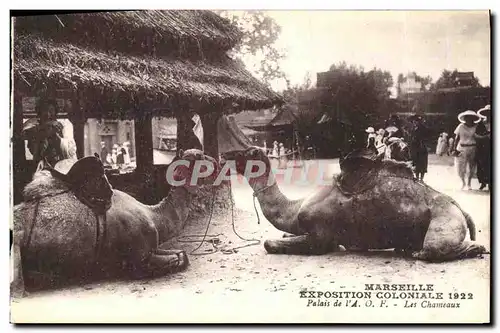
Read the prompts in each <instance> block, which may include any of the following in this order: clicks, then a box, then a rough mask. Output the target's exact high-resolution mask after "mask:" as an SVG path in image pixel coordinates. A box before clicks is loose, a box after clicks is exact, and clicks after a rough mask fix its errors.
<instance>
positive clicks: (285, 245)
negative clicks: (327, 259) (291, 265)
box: [264, 235, 333, 255]
mask: <svg viewBox="0 0 500 333" xmlns="http://www.w3.org/2000/svg"><path fill="white" fill-rule="evenodd" d="M264 248H265V249H266V251H267V252H268V253H271V254H305V255H311V254H312V255H319V254H325V253H328V252H331V251H333V246H331V244H329V242H324V241H321V240H319V239H317V238H313V237H312V236H311V235H301V236H295V237H287V238H282V239H274V240H266V241H265V242H264Z"/></svg>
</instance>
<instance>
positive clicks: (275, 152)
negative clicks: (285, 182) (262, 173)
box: [268, 141, 289, 169]
mask: <svg viewBox="0 0 500 333" xmlns="http://www.w3.org/2000/svg"><path fill="white" fill-rule="evenodd" d="M268 155H269V157H271V158H275V159H278V160H279V163H278V168H279V169H286V168H287V165H288V155H289V153H288V152H287V150H286V148H285V145H284V144H283V142H278V141H274V142H273V148H272V149H271V150H270V152H269V154H268Z"/></svg>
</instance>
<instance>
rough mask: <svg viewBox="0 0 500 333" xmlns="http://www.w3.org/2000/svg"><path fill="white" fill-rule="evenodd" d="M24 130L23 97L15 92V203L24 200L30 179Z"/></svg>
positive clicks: (13, 136)
mask: <svg viewBox="0 0 500 333" xmlns="http://www.w3.org/2000/svg"><path fill="white" fill-rule="evenodd" d="M22 130H23V99H22V96H21V95H19V94H14V105H13V110H12V169H13V170H12V171H13V174H12V186H13V191H12V192H13V197H14V198H13V199H14V204H18V203H20V202H21V201H22V192H23V189H24V186H25V185H26V184H27V182H28V179H29V175H28V172H27V171H28V168H27V163H26V152H25V146H24V140H23V138H22V136H21V133H22Z"/></svg>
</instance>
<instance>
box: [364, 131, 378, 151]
mask: <svg viewBox="0 0 500 333" xmlns="http://www.w3.org/2000/svg"><path fill="white" fill-rule="evenodd" d="M365 132H366V133H368V138H367V140H366V148H367V149H368V150H371V151H373V152H374V153H377V148H376V147H375V139H376V134H375V129H374V128H373V127H371V126H370V127H368V128H367V129H366V130H365Z"/></svg>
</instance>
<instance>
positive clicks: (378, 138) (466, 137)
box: [365, 105, 491, 190]
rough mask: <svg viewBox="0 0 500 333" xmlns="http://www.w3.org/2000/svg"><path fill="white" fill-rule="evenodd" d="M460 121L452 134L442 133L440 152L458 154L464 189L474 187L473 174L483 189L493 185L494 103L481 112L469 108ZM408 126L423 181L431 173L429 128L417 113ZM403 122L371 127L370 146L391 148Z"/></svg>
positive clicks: (414, 161) (376, 149) (414, 163)
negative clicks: (427, 139)
mask: <svg viewBox="0 0 500 333" xmlns="http://www.w3.org/2000/svg"><path fill="white" fill-rule="evenodd" d="M458 120H459V122H460V124H459V125H458V126H457V128H456V129H455V131H454V132H453V134H454V135H452V136H451V137H450V138H448V133H446V132H443V133H441V134H440V135H439V138H438V143H437V146H436V154H437V155H438V156H443V155H445V154H447V155H451V156H454V157H455V166H456V168H457V172H458V176H459V177H460V179H461V181H462V189H464V188H465V187H467V188H468V189H472V184H471V183H472V178H473V177H474V175H477V179H478V181H479V184H480V187H479V189H480V190H483V189H485V188H486V187H488V189H490V188H491V176H490V173H491V170H490V169H491V106H490V105H486V106H485V107H483V108H481V109H480V110H478V111H477V112H474V111H471V110H467V111H464V112H462V113H460V114H459V115H458ZM409 121H410V124H409V125H410V126H408V128H407V129H409V131H408V135H407V136H408V139H409V151H410V160H411V163H412V166H413V169H414V173H415V176H416V178H417V179H418V180H420V181H423V178H424V175H425V174H426V173H427V166H428V149H427V146H426V144H425V139H426V138H427V137H428V128H427V127H426V125H425V121H424V119H423V117H422V116H421V115H418V114H413V115H412V116H411V117H410V118H409ZM400 128H401V126H394V125H391V126H388V127H387V128H386V129H385V130H384V129H379V130H378V131H377V132H375V129H374V128H373V127H368V128H367V129H366V130H365V131H366V132H367V133H368V137H367V143H366V148H368V149H370V150H372V151H374V152H375V153H378V154H380V153H383V152H384V150H387V147H388V145H389V144H390V142H391V141H392V140H400V139H401V138H402V137H403V135H402V131H401V130H400Z"/></svg>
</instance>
